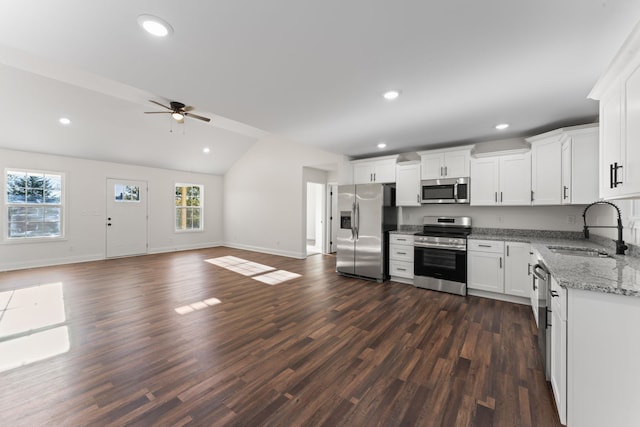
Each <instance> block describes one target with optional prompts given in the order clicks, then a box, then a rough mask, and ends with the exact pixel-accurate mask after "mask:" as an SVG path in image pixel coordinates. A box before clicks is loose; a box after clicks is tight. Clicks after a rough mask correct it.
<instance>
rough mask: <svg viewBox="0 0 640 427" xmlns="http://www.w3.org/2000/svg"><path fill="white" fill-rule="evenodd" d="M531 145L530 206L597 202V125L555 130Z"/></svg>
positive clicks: (536, 139)
mask: <svg viewBox="0 0 640 427" xmlns="http://www.w3.org/2000/svg"><path fill="white" fill-rule="evenodd" d="M527 141H528V142H530V143H531V204H532V205H561V204H562V205H570V204H573V205H578V204H588V203H591V202H594V201H596V200H597V198H598V179H597V175H596V174H595V173H594V171H595V170H596V169H597V164H598V125H597V124H587V125H580V126H573V127H567V128H562V129H556V130H554V131H551V132H547V133H544V134H542V135H537V136H533V137H531V138H527Z"/></svg>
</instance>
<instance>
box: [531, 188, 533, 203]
mask: <svg viewBox="0 0 640 427" xmlns="http://www.w3.org/2000/svg"><path fill="white" fill-rule="evenodd" d="M531 201H532V202H533V190H531Z"/></svg>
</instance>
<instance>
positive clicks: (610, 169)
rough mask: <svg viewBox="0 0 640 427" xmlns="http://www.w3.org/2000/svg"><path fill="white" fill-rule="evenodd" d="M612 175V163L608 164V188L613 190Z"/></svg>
mask: <svg viewBox="0 0 640 427" xmlns="http://www.w3.org/2000/svg"><path fill="white" fill-rule="evenodd" d="M613 174H614V169H613V163H611V164H609V188H613V187H614V185H613Z"/></svg>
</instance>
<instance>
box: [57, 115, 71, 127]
mask: <svg viewBox="0 0 640 427" xmlns="http://www.w3.org/2000/svg"><path fill="white" fill-rule="evenodd" d="M58 121H59V122H60V124H63V125H65V126H66V125H70V124H71V120H69V119H68V118H66V117H60V119H59V120H58Z"/></svg>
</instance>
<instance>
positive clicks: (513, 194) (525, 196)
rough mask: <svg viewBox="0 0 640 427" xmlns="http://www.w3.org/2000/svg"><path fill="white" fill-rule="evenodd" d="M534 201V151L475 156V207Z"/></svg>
mask: <svg viewBox="0 0 640 427" xmlns="http://www.w3.org/2000/svg"><path fill="white" fill-rule="evenodd" d="M530 204H531V152H529V151H527V152H525V153H517V154H509V155H504V156H485V157H479V158H473V159H471V205H472V206H498V205H504V206H507V205H508V206H523V205H524V206H526V205H530Z"/></svg>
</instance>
